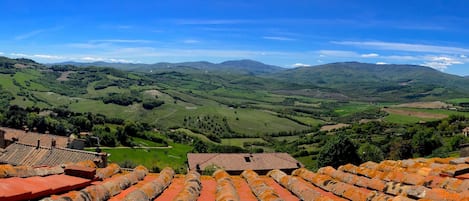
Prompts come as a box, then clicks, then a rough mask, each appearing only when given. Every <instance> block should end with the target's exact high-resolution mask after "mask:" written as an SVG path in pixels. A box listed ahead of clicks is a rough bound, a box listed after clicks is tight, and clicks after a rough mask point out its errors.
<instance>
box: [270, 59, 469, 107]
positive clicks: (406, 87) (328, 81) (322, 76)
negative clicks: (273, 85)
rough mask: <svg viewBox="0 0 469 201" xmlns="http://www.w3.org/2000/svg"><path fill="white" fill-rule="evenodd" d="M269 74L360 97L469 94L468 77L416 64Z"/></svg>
mask: <svg viewBox="0 0 469 201" xmlns="http://www.w3.org/2000/svg"><path fill="white" fill-rule="evenodd" d="M269 77H271V78H275V79H278V80H293V81H294V82H295V83H297V84H311V85H316V86H319V87H327V88H331V89H334V90H337V91H338V92H340V93H343V94H344V95H346V96H349V97H350V98H352V99H358V100H374V101H384V100H388V101H389V100H393V101H403V100H404V101H409V100H410V101H412V100H415V99H422V100H427V99H428V100H433V99H441V98H448V97H458V96H464V95H467V94H468V93H469V88H468V87H467V86H469V80H467V79H464V78H463V77H460V76H455V75H449V74H446V73H443V72H440V71H437V70H435V69H432V68H429V67H423V66H415V65H376V64H367V63H357V62H343V63H331V64H325V65H320V66H312V67H301V68H295V69H289V70H285V71H281V72H277V73H275V74H272V75H269Z"/></svg>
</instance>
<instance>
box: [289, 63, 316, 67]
mask: <svg viewBox="0 0 469 201" xmlns="http://www.w3.org/2000/svg"><path fill="white" fill-rule="evenodd" d="M291 66H292V67H310V66H311V65H309V64H304V63H295V64H293V65H291Z"/></svg>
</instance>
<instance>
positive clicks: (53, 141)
mask: <svg viewBox="0 0 469 201" xmlns="http://www.w3.org/2000/svg"><path fill="white" fill-rule="evenodd" d="M55 143H56V142H55V138H52V141H51V142H50V146H51V148H55Z"/></svg>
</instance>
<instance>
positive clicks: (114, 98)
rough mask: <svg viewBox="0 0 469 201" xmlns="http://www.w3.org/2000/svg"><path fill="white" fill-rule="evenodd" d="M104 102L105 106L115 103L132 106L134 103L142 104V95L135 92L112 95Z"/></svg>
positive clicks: (106, 97)
mask: <svg viewBox="0 0 469 201" xmlns="http://www.w3.org/2000/svg"><path fill="white" fill-rule="evenodd" d="M102 100H103V103H105V104H108V103H114V104H117V105H123V106H128V105H132V104H133V103H134V102H137V103H140V102H142V99H141V98H140V93H139V92H137V91H133V90H132V91H131V92H130V93H110V94H109V95H108V96H105V97H103V99H102Z"/></svg>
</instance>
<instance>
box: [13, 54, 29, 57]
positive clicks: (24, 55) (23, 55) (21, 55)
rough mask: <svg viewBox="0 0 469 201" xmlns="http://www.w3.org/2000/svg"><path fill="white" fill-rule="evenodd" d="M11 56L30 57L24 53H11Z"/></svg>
mask: <svg viewBox="0 0 469 201" xmlns="http://www.w3.org/2000/svg"><path fill="white" fill-rule="evenodd" d="M10 55H11V56H14V57H28V55H26V54H23V53H11V54H10Z"/></svg>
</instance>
